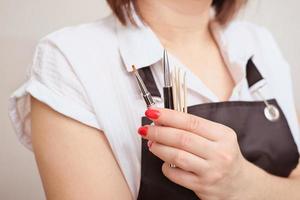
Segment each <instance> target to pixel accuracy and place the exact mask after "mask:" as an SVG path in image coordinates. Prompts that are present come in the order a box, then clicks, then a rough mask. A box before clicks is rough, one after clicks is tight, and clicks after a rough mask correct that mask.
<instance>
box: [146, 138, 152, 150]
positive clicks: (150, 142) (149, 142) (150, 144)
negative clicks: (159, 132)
mask: <svg viewBox="0 0 300 200" xmlns="http://www.w3.org/2000/svg"><path fill="white" fill-rule="evenodd" d="M152 143H153V141H151V140H148V142H147V145H148V147H149V148H150V147H151V146H152Z"/></svg>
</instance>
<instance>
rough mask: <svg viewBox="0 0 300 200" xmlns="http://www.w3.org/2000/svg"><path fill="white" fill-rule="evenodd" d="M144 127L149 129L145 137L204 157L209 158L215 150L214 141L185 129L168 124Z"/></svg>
mask: <svg viewBox="0 0 300 200" xmlns="http://www.w3.org/2000/svg"><path fill="white" fill-rule="evenodd" d="M144 127H145V128H146V129H147V130H146V133H145V135H144V136H143V137H144V138H145V139H148V140H151V141H154V142H158V143H160V144H163V145H166V146H171V147H174V148H177V149H181V150H184V151H187V152H189V153H192V154H194V155H196V156H199V157H201V158H203V159H208V158H209V157H210V156H211V154H213V152H215V150H214V149H215V146H216V145H215V143H214V142H212V141H210V140H208V139H206V138H204V137H201V136H199V135H196V134H191V133H190V132H187V131H185V130H182V129H176V128H172V127H166V126H144Z"/></svg>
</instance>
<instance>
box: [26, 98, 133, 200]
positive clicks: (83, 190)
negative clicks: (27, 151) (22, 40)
mask: <svg viewBox="0 0 300 200" xmlns="http://www.w3.org/2000/svg"><path fill="white" fill-rule="evenodd" d="M31 105H32V107H31V109H32V110H31V117H32V143H33V150H34V154H35V158H36V162H37V165H38V168H39V172H40V176H41V179H42V182H43V187H44V190H45V194H46V197H47V199H49V200H56V199H59V200H63V199H72V200H76V199H78V200H82V199H89V200H93V199H97V200H98V199H116V200H119V199H124V200H129V199H132V197H131V193H130V190H129V188H128V185H127V184H126V181H125V179H124V177H123V175H122V173H121V170H120V168H119V167H118V164H117V162H116V160H115V158H114V156H113V153H112V151H111V149H110V146H109V143H108V142H107V139H106V137H105V135H104V133H103V132H101V131H99V130H97V129H95V128H92V127H89V126H86V125H84V124H82V123H80V122H77V121H75V120H73V119H71V118H68V117H65V116H64V115H62V114H59V113H58V112H56V111H54V110H52V109H51V108H50V107H48V106H47V105H45V104H43V103H42V102H40V101H38V100H36V99H35V98H33V97H31Z"/></svg>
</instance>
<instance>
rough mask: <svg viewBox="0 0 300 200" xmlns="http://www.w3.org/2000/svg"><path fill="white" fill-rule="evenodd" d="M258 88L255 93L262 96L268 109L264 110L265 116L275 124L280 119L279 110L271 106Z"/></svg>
mask: <svg viewBox="0 0 300 200" xmlns="http://www.w3.org/2000/svg"><path fill="white" fill-rule="evenodd" d="M259 89H261V88H258V89H257V90H256V91H255V92H256V93H257V94H258V95H259V96H260V98H261V99H262V100H263V101H264V103H265V105H266V107H265V109H264V114H265V117H266V118H267V119H268V120H269V121H271V122H275V121H277V120H278V119H279V118H280V112H279V110H278V108H277V107H276V106H274V105H272V104H270V103H269V102H268V101H267V100H266V99H265V98H264V97H263V95H262V94H261V93H260V91H259Z"/></svg>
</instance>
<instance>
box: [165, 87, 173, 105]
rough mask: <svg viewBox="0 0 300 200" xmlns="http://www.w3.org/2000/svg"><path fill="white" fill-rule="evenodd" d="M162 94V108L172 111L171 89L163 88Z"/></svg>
mask: <svg viewBox="0 0 300 200" xmlns="http://www.w3.org/2000/svg"><path fill="white" fill-rule="evenodd" d="M163 92H164V106H165V108H169V109H172V110H174V102H173V91H172V87H164V88H163Z"/></svg>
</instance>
